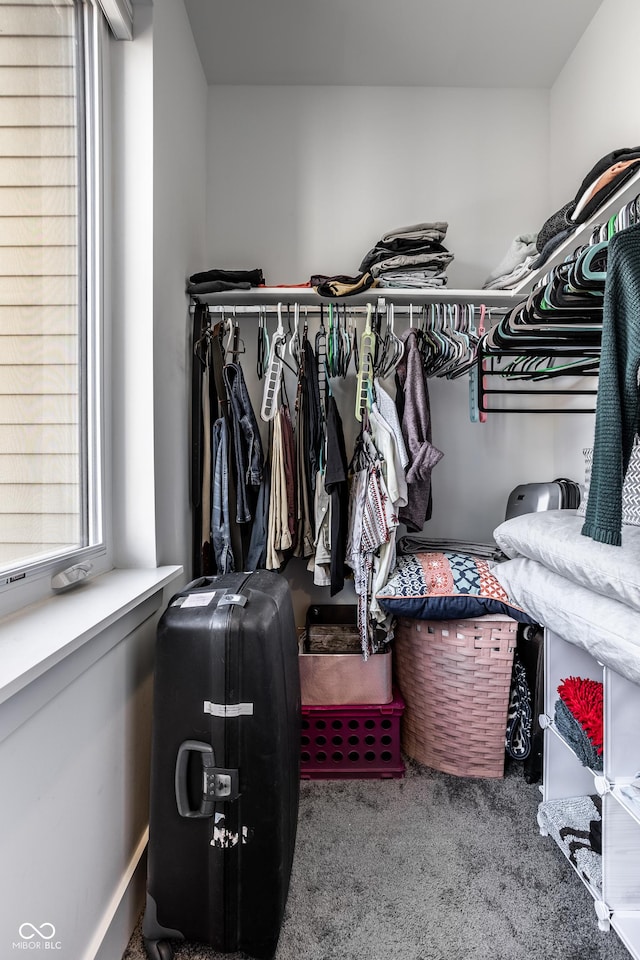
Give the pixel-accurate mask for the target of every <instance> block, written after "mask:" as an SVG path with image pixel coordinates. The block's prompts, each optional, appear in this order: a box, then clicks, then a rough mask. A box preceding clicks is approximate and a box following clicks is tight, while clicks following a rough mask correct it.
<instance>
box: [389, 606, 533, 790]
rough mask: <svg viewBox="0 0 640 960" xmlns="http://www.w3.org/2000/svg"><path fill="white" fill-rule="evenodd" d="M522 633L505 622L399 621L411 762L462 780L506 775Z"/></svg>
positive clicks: (405, 740)
mask: <svg viewBox="0 0 640 960" xmlns="http://www.w3.org/2000/svg"><path fill="white" fill-rule="evenodd" d="M517 628H518V624H517V622H516V621H515V620H511V619H509V618H503V617H500V618H497V617H479V618H478V619H477V620H457V621H451V620H405V619H401V620H398V622H397V625H396V630H395V639H394V643H393V646H394V660H395V672H396V677H397V683H398V686H399V688H400V690H401V691H402V695H403V697H404V700H405V704H406V707H405V712H404V715H403V718H402V749H403V751H404V752H405V753H406V754H407V756H409V757H412V758H413V759H414V760H417V761H418V762H419V763H424V764H425V765H426V766H428V767H432V768H434V769H435V770H442V771H443V772H444V773H453V774H455V775H457V776H461V777H502V776H504V759H505V744H504V742H505V730H506V722H507V710H508V706H509V691H510V687H511V669H512V664H513V651H514V648H515V644H516V633H517Z"/></svg>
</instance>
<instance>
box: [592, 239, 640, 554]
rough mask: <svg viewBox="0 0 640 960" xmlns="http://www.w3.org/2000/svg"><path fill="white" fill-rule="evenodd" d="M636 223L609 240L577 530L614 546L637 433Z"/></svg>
mask: <svg viewBox="0 0 640 960" xmlns="http://www.w3.org/2000/svg"><path fill="white" fill-rule="evenodd" d="M639 364H640V223H638V224H634V226H632V227H628V228H627V229H626V230H622V231H621V232H620V233H617V234H615V236H613V237H612V238H611V240H610V241H609V249H608V254H607V279H606V282H605V290H604V308H603V318H602V349H601V356H600V378H599V381H598V397H597V400H596V428H595V437H594V443H593V466H592V470H591V482H590V484H589V499H588V501H587V509H586V513H585V522H584V525H583V527H582V533H583V534H584V536H586V537H591V539H592V540H598V541H599V542H600V543H610V544H614V545H618V546H619V545H620V543H621V529H622V485H623V482H624V478H625V474H626V472H627V467H628V466H629V459H630V457H631V451H632V448H633V442H634V437H635V435H636V433H637V432H638V416H639V413H640V401H639V398H638V366H639Z"/></svg>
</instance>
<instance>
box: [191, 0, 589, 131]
mask: <svg viewBox="0 0 640 960" xmlns="http://www.w3.org/2000/svg"><path fill="white" fill-rule="evenodd" d="M601 3H602V0H224V2H221V0H185V6H186V8H187V13H188V15H189V19H190V21H191V26H192V29H193V34H194V37H195V41H196V45H197V47H198V51H199V54H200V59H201V60H202V64H203V67H204V71H205V74H206V77H207V80H208V82H209V83H210V84H245V83H246V84H258V85H262V84H296V85H297V84H338V85H365V86H429V87H432V86H454V87H543V88H549V87H551V86H552V85H553V83H554V81H555V80H556V78H557V76H558V74H559V72H560V70H561V69H562V67H563V65H564V63H565V62H566V60H567V59H568V57H569V55H570V53H571V51H572V50H573V48H574V47H575V45H576V43H577V42H578V40H579V39H580V37H581V36H582V34H583V32H584V30H585V28H586V27H587V25H588V24H589V22H590V20H591V19H592V17H593V15H594V14H595V12H596V11H597V9H598V7H599V6H600V5H601ZM496 119H498V118H496Z"/></svg>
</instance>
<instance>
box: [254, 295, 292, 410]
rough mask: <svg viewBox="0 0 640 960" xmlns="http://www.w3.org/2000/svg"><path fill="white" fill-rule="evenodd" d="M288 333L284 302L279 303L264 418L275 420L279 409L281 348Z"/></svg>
mask: <svg viewBox="0 0 640 960" xmlns="http://www.w3.org/2000/svg"><path fill="white" fill-rule="evenodd" d="M286 339H287V338H286V334H285V332H284V326H283V324H282V304H281V303H279V304H278V326H277V328H276V332H275V333H274V335H273V336H272V338H271V348H270V350H269V366H268V369H267V373H266V377H265V381H264V390H263V392H262V406H261V408H260V416H261V418H262V419H263V420H267V421H268V420H273V418H274V417H275V415H276V413H277V410H278V394H279V393H280V387H281V385H282V357H281V356H280V353H279V348H280V347H281V346H283V344H284V343H285V341H286Z"/></svg>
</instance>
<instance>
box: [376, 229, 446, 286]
mask: <svg viewBox="0 0 640 960" xmlns="http://www.w3.org/2000/svg"><path fill="white" fill-rule="evenodd" d="M447 227H448V224H447V223H444V222H443V221H436V222H435V223H416V224H413V225H411V226H408V227H399V228H398V229H397V230H391V231H390V232H389V233H385V234H384V236H383V237H381V238H380V240H379V241H378V242H377V243H376V245H375V247H372V249H371V250H369V252H368V253H367V254H366V256H365V257H364V259H363V261H362V263H361V264H360V270H361V271H362V272H363V273H370V274H371V276H372V277H373V279H374V280H377V285H378V286H380V287H417V288H420V287H441V286H444V285H445V284H446V282H447V277H446V270H447V267H448V266H449V264H450V263H451V261H452V260H453V254H452V253H449V251H448V250H447V249H446V248H445V247H443V246H442V241H443V240H444V238H445V235H446V232H447Z"/></svg>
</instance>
